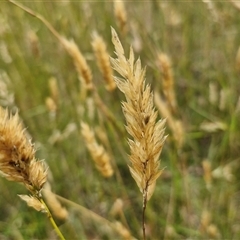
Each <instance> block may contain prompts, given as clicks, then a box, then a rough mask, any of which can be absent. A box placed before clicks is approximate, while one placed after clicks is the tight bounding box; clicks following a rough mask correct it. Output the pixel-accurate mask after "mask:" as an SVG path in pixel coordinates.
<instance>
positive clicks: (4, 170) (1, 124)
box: [0, 108, 47, 192]
mask: <svg viewBox="0 0 240 240" xmlns="http://www.w3.org/2000/svg"><path fill="white" fill-rule="evenodd" d="M0 173H1V174H2V175H3V176H4V177H5V178H6V179H8V180H10V181H15V182H21V183H23V184H24V185H25V186H26V188H27V189H28V190H30V191H31V192H35V191H40V190H41V188H42V186H43V184H44V183H45V181H46V179H47V171H46V170H45V167H44V165H43V162H42V161H37V160H36V159H35V149H34V146H33V144H32V143H31V140H30V139H28V138H27V136H26V134H25V130H24V128H23V126H22V124H21V123H20V121H19V116H18V114H15V115H12V114H9V113H8V111H7V110H4V109H3V108H0Z"/></svg>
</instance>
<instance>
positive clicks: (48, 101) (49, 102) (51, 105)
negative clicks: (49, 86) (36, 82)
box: [45, 97, 57, 113]
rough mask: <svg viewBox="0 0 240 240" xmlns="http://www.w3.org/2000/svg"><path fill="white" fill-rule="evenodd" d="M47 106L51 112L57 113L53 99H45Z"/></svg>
mask: <svg viewBox="0 0 240 240" xmlns="http://www.w3.org/2000/svg"><path fill="white" fill-rule="evenodd" d="M45 105H46V107H47V109H48V110H49V112H52V113H55V112H56V111H57V105H56V103H55V101H54V100H53V99H52V98H51V97H47V98H46V99H45Z"/></svg>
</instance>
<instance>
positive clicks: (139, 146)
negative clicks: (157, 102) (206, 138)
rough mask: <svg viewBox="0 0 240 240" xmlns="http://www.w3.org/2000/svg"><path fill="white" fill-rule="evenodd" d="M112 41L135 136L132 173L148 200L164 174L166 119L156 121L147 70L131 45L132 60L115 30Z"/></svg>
mask: <svg viewBox="0 0 240 240" xmlns="http://www.w3.org/2000/svg"><path fill="white" fill-rule="evenodd" d="M112 41H113V44H114V46H115V53H116V55H117V58H116V59H111V61H112V65H113V68H114V69H115V70H116V71H117V72H118V73H119V74H120V75H121V76H122V77H123V78H119V77H115V81H116V83H117V86H118V88H119V89H120V90H121V91H122V92H123V93H124V94H125V97H126V102H124V103H123V104H122V107H123V113H124V115H125V118H126V121H127V126H126V129H127V131H128V133H129V134H130V135H131V136H132V138H133V139H129V146H130V151H131V155H130V162H131V166H129V168H130V172H131V175H132V177H133V178H134V180H135V181H136V183H137V185H138V187H139V189H140V191H141V192H142V193H143V195H145V197H146V199H147V200H149V199H150V198H151V196H152V194H153V192H154V187H155V182H156V180H157V178H158V177H159V176H160V175H161V172H162V170H160V169H159V166H160V161H159V156H160V153H161V151H162V147H163V144H164V142H165V139H166V136H164V132H165V128H164V126H165V120H160V121H158V122H156V120H157V112H156V111H155V110H154V106H153V94H152V93H151V90H150V86H149V85H147V86H146V84H145V69H142V68H141V61H140V59H138V60H137V61H136V62H135V63H134V54H133V50H132V48H130V56H129V59H126V57H125V56H124V50H123V47H122V44H121V42H120V40H119V38H118V36H117V34H116V32H115V30H114V29H112Z"/></svg>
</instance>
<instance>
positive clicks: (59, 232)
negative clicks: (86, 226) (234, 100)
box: [39, 197, 65, 240]
mask: <svg viewBox="0 0 240 240" xmlns="http://www.w3.org/2000/svg"><path fill="white" fill-rule="evenodd" d="M39 201H40V202H41V203H42V204H43V206H44V208H45V210H46V214H47V216H48V218H49V220H50V222H51V224H52V226H53V228H54V229H55V231H56V233H57V235H58V236H59V238H60V239H61V240H65V238H64V236H63V235H62V233H61V231H60V229H59V228H58V226H57V224H56V223H55V221H54V218H53V216H52V214H51V212H50V211H49V209H48V206H47V204H46V203H45V201H44V200H43V198H42V197H40V198H39Z"/></svg>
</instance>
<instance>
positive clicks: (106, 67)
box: [92, 34, 116, 91]
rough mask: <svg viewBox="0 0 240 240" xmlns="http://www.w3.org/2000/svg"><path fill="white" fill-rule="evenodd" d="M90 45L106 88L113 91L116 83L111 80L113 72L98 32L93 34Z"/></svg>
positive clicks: (104, 45)
mask: <svg viewBox="0 0 240 240" xmlns="http://www.w3.org/2000/svg"><path fill="white" fill-rule="evenodd" d="M92 46H93V49H94V52H95V56H96V59H97V63H98V67H99V69H100V71H101V72H102V75H103V78H104V80H105V83H106V89H107V90H108V91H113V90H114V89H115V88H116V83H115V82H114V80H113V72H112V68H111V64H110V60H109V54H108V52H107V47H106V43H105V42H104V40H103V39H102V37H100V36H99V35H98V34H94V35H93V40H92Z"/></svg>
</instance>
